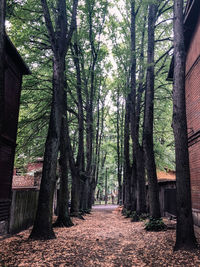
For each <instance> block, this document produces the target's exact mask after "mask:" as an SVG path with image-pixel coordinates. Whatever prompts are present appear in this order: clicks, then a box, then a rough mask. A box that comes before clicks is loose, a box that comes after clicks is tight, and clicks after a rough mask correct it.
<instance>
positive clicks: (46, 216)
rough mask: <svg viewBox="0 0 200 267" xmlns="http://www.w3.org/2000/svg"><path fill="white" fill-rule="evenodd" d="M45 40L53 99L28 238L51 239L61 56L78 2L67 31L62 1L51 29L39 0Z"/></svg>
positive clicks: (61, 98)
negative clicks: (50, 59)
mask: <svg viewBox="0 0 200 267" xmlns="http://www.w3.org/2000/svg"><path fill="white" fill-rule="evenodd" d="M41 4H42V8H43V13H44V18H45V23H46V27H47V30H48V37H49V40H50V44H51V49H52V52H53V96H52V105H51V115H50V121H49V128H48V135H47V139H46V144H45V153H44V164H43V171H42V180H41V186H40V193H39V200H38V209H37V214H36V219H35V222H34V226H33V230H32V232H31V235H30V238H33V239H51V238H55V234H54V232H53V228H52V204H53V194H54V188H55V183H56V169H57V157H58V150H59V145H60V131H61V122H62V116H63V115H64V110H63V108H64V103H65V102H63V101H64V99H65V95H64V86H65V77H64V75H65V56H66V53H67V50H68V48H69V45H70V41H71V38H72V34H73V31H74V29H75V21H76V12H77V5H78V0H74V1H73V11H72V18H71V24H70V28H69V29H68V27H67V26H68V21H67V14H66V1H65V0H58V1H57V6H56V12H55V14H54V15H55V18H56V19H55V22H54V23H55V29H54V26H53V22H52V20H51V16H50V11H49V7H48V4H47V1H46V0H41Z"/></svg>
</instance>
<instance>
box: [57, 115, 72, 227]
mask: <svg viewBox="0 0 200 267" xmlns="http://www.w3.org/2000/svg"><path fill="white" fill-rule="evenodd" d="M66 123H67V122H66V118H65V117H64V116H63V118H62V128H61V137H60V159H59V165H60V166H59V167H60V190H59V199H58V217H57V220H56V222H55V223H54V224H53V226H54V227H70V226H73V225H74V224H73V223H72V221H71V219H70V216H69V190H68V173H69V172H68V162H69V160H68V153H67V142H66Z"/></svg>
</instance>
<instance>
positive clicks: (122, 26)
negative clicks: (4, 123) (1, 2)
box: [7, 0, 195, 248]
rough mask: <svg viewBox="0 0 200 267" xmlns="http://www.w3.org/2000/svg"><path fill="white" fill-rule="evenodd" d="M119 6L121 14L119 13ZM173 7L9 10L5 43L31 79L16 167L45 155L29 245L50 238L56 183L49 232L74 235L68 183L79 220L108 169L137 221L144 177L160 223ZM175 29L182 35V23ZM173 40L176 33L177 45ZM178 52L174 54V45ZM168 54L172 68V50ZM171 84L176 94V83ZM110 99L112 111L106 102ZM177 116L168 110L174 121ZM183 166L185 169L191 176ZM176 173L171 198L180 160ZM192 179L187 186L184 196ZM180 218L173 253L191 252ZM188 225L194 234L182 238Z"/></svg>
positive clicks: (87, 5) (55, 4) (62, 0)
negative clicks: (66, 229) (64, 229)
mask: <svg viewBox="0 0 200 267" xmlns="http://www.w3.org/2000/svg"><path fill="white" fill-rule="evenodd" d="M175 3H176V4H175V5H174V7H179V8H177V9H175V12H176V13H177V14H182V13H183V1H181V0H178V1H175ZM118 4H119V5H122V7H120V6H119V8H118V10H117V9H116V6H117V5H118ZM176 5H178V6H176ZM172 7H173V1H171V0H166V1H148V2H147V1H137V0H135V1H133V0H127V1H125V2H123V3H122V2H120V1H119V2H117V1H116V2H114V1H113V2H112V1H111V2H110V3H108V2H107V1H106V0H99V1H95V0H85V1H79V2H78V0H73V1H68V2H66V0H57V1H51V0H49V1H47V0H41V4H40V5H38V6H35V1H33V0H26V1H20V2H19V1H16V2H15V5H10V3H9V1H8V5H7V10H8V11H7V17H8V20H9V24H8V31H9V35H10V36H11V37H12V40H13V41H14V43H15V44H16V45H17V47H19V48H20V51H21V53H22V54H24V57H25V58H26V61H27V63H29V65H30V66H31V68H32V72H33V74H32V76H31V77H28V78H27V79H26V80H25V81H24V89H23V91H22V100H21V112H20V122H19V133H18V143H19V148H18V158H17V162H16V164H19V163H20V164H22V162H24V161H29V160H31V158H34V157H36V156H37V157H38V156H41V155H42V154H43V153H44V166H43V174H42V181H41V188H40V195H39V204H38V210H37V215H36V220H35V223H34V227H33V230H32V233H31V238H36V239H37V238H39V239H49V238H54V237H55V234H54V231H53V227H52V203H53V193H54V190H55V185H56V181H57V176H59V179H60V196H59V197H60V200H59V214H58V218H57V221H56V223H55V225H56V226H71V225H72V222H71V220H70V216H69V212H68V199H69V189H68V184H69V181H68V178H70V179H71V209H70V215H71V216H78V217H81V215H82V214H84V213H86V212H88V211H89V210H90V209H91V207H92V204H93V201H94V193H95V189H96V187H97V186H98V188H100V185H101V184H102V178H103V176H105V172H104V171H103V170H104V167H109V173H113V172H115V173H117V175H116V176H117V177H116V178H117V181H118V192H119V194H118V201H119V202H120V201H121V200H122V201H123V204H124V208H125V209H126V210H127V211H130V212H135V211H136V212H137V214H138V215H140V214H142V213H146V212H147V206H146V192H145V189H146V186H145V183H146V175H147V178H148V188H149V212H150V215H151V217H152V218H153V219H158V218H160V208H159V198H158V186H157V177H156V165H157V168H163V167H169V168H170V167H172V166H173V161H174V155H173V150H174V148H173V136H172V131H171V129H170V127H171V123H170V121H171V119H170V117H171V115H172V112H171V110H172V93H171V89H170V85H169V83H168V82H166V76H167V72H168V67H169V55H170V52H171V50H172V37H171V36H172V16H173V14H172ZM113 12H114V15H113ZM116 14H118V18H116ZM176 17H177V15H175V18H176ZM175 22H176V20H175ZM174 25H176V24H174ZM180 26H182V28H183V20H181V21H180ZM182 28H181V29H182ZM176 31H177V30H176V27H174V34H175V35H176V36H177V32H176ZM178 32H181V31H180V29H179V30H178ZM16 33H17V34H16ZM176 40H178V39H176ZM182 42H183V39H182ZM109 46H110V47H109ZM176 47H178V48H179V47H180V45H179V44H178V45H177V46H176V43H175V48H176ZM111 50H112V51H111ZM111 52H112V54H111ZM174 53H175V54H174V55H175V59H176V55H177V54H178V52H177V50H176V49H175V51H174ZM181 58H184V54H182V55H181ZM114 60H115V62H116V63H113V65H114V68H115V69H114V71H113V72H112V71H111V68H112V67H113V66H112V62H113V61H114ZM182 64H183V65H184V62H183V63H182ZM115 65H116V66H115ZM183 65H182V66H183ZM175 66H176V64H175ZM175 73H178V72H177V70H176V69H175ZM183 73H184V72H182V75H183ZM174 78H175V84H176V79H177V78H176V75H175V76H174ZM177 83H178V84H180V82H177ZM183 87H184V85H181V88H183ZM176 88H178V87H176V86H175V89H174V92H176ZM179 91H180V89H177V92H179ZM109 97H110V98H111V99H112V102H108V98H109ZM182 97H183V95H182ZM180 99H181V103H183V101H184V99H183V98H181V97H180V96H179V94H178V93H177V94H175V93H174V103H175V101H176V100H177V101H179V100H180ZM174 106H175V107H177V106H178V105H177V104H176V103H175V104H174ZM181 107H182V108H185V107H184V106H181ZM179 112H182V111H180V110H178V111H177V110H176V109H174V114H176V113H177V114H178V113H179ZM181 114H184V113H183V112H182V113H181ZM176 118H177V116H176V115H174V120H173V126H174V133H175V137H176V136H177V135H178V136H179V134H180V133H179V132H177V131H178V130H176V127H177V125H178V123H179V122H180V121H184V120H183V118H181V120H180V119H179V118H178V119H177V120H176ZM181 127H182V126H181ZM183 127H186V124H185V125H184V126H183ZM178 129H180V127H179V126H178ZM181 129H182V128H181ZM185 129H186V128H184V130H181V132H183V133H185ZM109 135H110V136H111V137H112V138H111V139H109V138H108V137H109ZM46 136H47V138H46ZM45 139H46V140H45ZM176 140H177V139H176V138H175V146H176V149H178V145H177V142H179V141H176ZM182 140H183V139H182ZM185 142H186V139H185ZM186 144H187V142H186V143H184V144H181V146H180V147H181V149H182V147H183V146H185V149H186V150H187V145H186ZM178 151H179V150H177V153H176V155H179V152H178ZM185 153H186V152H185ZM111 155H112V156H111ZM58 159H59V160H58ZM185 159H186V160H188V157H185ZM113 162H114V164H113ZM144 163H145V164H144ZM186 163H187V164H188V162H184V166H188V165H187V164H186ZM106 164H107V166H106ZM179 164H180V167H177V189H178V188H183V183H182V181H181V179H180V178H178V176H180V177H181V176H182V175H183V172H182V170H183V169H182V168H183V164H182V163H181V161H180V158H179V156H176V166H179ZM58 165H59V166H58ZM113 166H114V167H113ZM105 169H106V168H105ZM188 171H189V168H188V169H187V170H185V174H186V175H185V177H186V178H185V181H187V183H184V184H187V185H188V186H189V184H188V183H189V182H188V181H189V175H188V174H189V172H188ZM180 173H181V175H180ZM106 176H107V175H106ZM122 178H123V180H122ZM181 190H182V189H181ZM181 190H179V189H178V190H177V195H178V197H179V196H181V197H183V195H184V196H185V199H184V200H183V199H182V200H180V198H179V201H178V205H180V206H181V207H183V202H184V207H186V205H185V203H190V201H188V200H189V199H190V195H187V194H185V189H183V191H181ZM183 192H184V194H183ZM187 192H189V190H188V188H187ZM188 194H189V193H188ZM185 201H186V202H185ZM180 210H181V213H180V215H179V214H178V218H181V219H180V221H179V220H178V224H177V225H178V228H177V233H180V234H178V235H177V245H176V248H179V247H180V246H181V245H185V246H192V245H194V244H195V238H194V233H193V232H192V229H193V226H192V217H191V216H189V218H190V219H187V220H186V218H185V217H184V218H183V217H181V216H183V214H185V210H183V208H181V209H180ZM187 214H191V206H187ZM187 218H188V217H187ZM186 224H187V227H188V225H190V227H189V228H187V229H190V230H188V231H185V225H186ZM180 225H184V227H183V228H181V227H180ZM180 229H181V230H180ZM184 231H185V234H184V235H183V232H184Z"/></svg>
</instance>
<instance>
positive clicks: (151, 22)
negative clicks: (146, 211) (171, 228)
mask: <svg viewBox="0 0 200 267" xmlns="http://www.w3.org/2000/svg"><path fill="white" fill-rule="evenodd" d="M157 8H158V7H157V5H156V4H150V5H149V15H148V52H147V59H148V68H147V88H146V95H145V118H144V151H145V163H146V169H147V176H148V192H149V208H150V215H151V217H153V218H155V219H157V218H160V216H161V215H160V203H159V192H158V184H157V174H156V164H155V157H154V148H153V119H154V118H153V116H154V39H155V38H154V29H155V22H156V13H157Z"/></svg>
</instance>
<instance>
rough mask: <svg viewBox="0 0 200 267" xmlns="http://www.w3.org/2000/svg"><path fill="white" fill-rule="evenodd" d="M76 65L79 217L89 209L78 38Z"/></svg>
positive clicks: (74, 203) (74, 205) (75, 206)
mask: <svg viewBox="0 0 200 267" xmlns="http://www.w3.org/2000/svg"><path fill="white" fill-rule="evenodd" d="M72 54H73V60H74V65H75V67H76V76H77V85H76V91H77V98H78V126H79V129H78V130H79V139H78V154H77V159H76V166H74V167H73V169H75V168H76V169H77V173H78V176H77V175H75V174H73V175H72V178H73V179H74V180H72V199H71V210H70V212H71V215H73V216H77V215H78V217H79V211H78V210H79V208H80V210H81V211H83V210H84V209H86V208H87V198H86V197H85V194H87V185H86V182H84V181H81V180H80V176H81V173H84V172H85V159H84V114H83V99H82V92H81V89H82V80H81V70H80V62H79V55H80V53H79V47H78V44H77V36H76V39H75V43H74V45H73V49H72Z"/></svg>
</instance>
